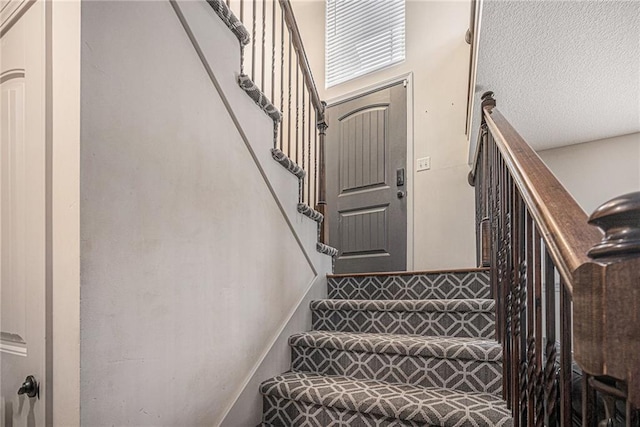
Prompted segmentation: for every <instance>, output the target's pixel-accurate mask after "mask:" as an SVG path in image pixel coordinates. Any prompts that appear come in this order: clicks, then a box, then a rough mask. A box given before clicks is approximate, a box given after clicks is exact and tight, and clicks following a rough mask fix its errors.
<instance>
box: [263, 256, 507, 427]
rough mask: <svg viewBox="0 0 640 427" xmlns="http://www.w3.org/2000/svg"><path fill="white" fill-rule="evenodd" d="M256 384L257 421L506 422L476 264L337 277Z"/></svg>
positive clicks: (485, 290) (490, 316)
mask: <svg viewBox="0 0 640 427" xmlns="http://www.w3.org/2000/svg"><path fill="white" fill-rule="evenodd" d="M328 288H329V289H328V297H329V299H326V300H318V301H312V302H311V310H312V326H313V330H312V331H310V332H304V333H299V334H295V335H293V336H291V337H290V339H289V344H290V346H291V371H290V372H288V373H285V374H282V375H279V376H277V377H274V378H271V379H269V380H267V381H265V382H264V383H263V384H262V386H261V387H260V391H261V393H262V395H263V402H264V403H263V405H264V407H263V419H262V422H263V424H262V425H263V426H274V427H275V426H282V427H284V426H287V427H288V426H345V427H347V426H349V427H351V426H447V427H449V426H450V427H454V426H455V427H458V426H475V427H481V426H487V427H489V426H511V425H513V421H512V419H511V416H510V411H509V410H508V409H507V407H506V405H505V404H504V402H503V400H502V398H501V396H500V391H501V387H502V348H501V346H500V344H498V343H497V342H496V341H495V340H494V339H493V336H494V328H495V325H494V312H493V310H494V302H493V300H491V299H489V295H490V289H489V277H488V272H487V271H485V270H477V269H471V270H464V271H457V272H433V273H421V274H371V275H357V276H348V275H339V276H330V277H329V279H328Z"/></svg>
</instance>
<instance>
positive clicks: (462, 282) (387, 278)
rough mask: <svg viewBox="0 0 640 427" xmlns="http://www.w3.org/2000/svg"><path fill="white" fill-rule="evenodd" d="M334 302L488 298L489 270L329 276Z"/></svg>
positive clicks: (329, 288)
mask: <svg viewBox="0 0 640 427" xmlns="http://www.w3.org/2000/svg"><path fill="white" fill-rule="evenodd" d="M327 285H328V295H329V298H331V299H362V300H385V299H393V300H404V299H416V300H417V299H470V298H489V297H490V296H491V286H490V284H489V274H488V273H487V272H486V271H481V270H474V271H457V272H442V273H428V272H423V273H413V274H409V273H405V274H380V275H359V276H358V275H353V276H329V277H328V279H327Z"/></svg>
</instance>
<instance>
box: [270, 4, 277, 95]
mask: <svg viewBox="0 0 640 427" xmlns="http://www.w3.org/2000/svg"><path fill="white" fill-rule="evenodd" d="M271 102H273V104H274V105H275V103H276V0H272V1H271Z"/></svg>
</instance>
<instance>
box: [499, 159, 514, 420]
mask: <svg viewBox="0 0 640 427" xmlns="http://www.w3.org/2000/svg"><path fill="white" fill-rule="evenodd" d="M507 185H508V172H507V167H506V165H505V164H504V161H503V160H502V156H500V205H501V206H500V210H501V220H500V222H501V236H500V247H501V254H500V258H501V262H500V264H501V274H500V288H501V289H502V296H503V298H504V304H505V308H504V320H505V331H504V337H503V354H504V357H503V360H507V361H509V363H505V365H506V366H505V367H504V371H505V379H506V384H507V388H506V389H505V395H506V396H505V397H506V401H507V407H508V408H509V409H511V408H512V403H513V394H512V392H511V390H512V388H511V381H512V377H511V369H510V367H511V363H510V362H511V326H512V324H511V320H512V318H511V311H512V305H513V304H512V301H511V283H510V275H511V268H510V266H509V247H508V246H509V240H510V236H509V229H510V227H511V217H510V214H509V212H508V206H509V196H508V192H507Z"/></svg>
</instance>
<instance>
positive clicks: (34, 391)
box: [18, 375, 40, 397]
mask: <svg viewBox="0 0 640 427" xmlns="http://www.w3.org/2000/svg"><path fill="white" fill-rule="evenodd" d="M39 391H40V386H39V385H38V382H37V381H36V379H35V377H34V376H33V375H29V376H28V377H27V378H25V380H24V382H23V383H22V386H21V387H20V388H19V389H18V394H26V395H27V396H29V397H36V396H37V395H38V392H39Z"/></svg>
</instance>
